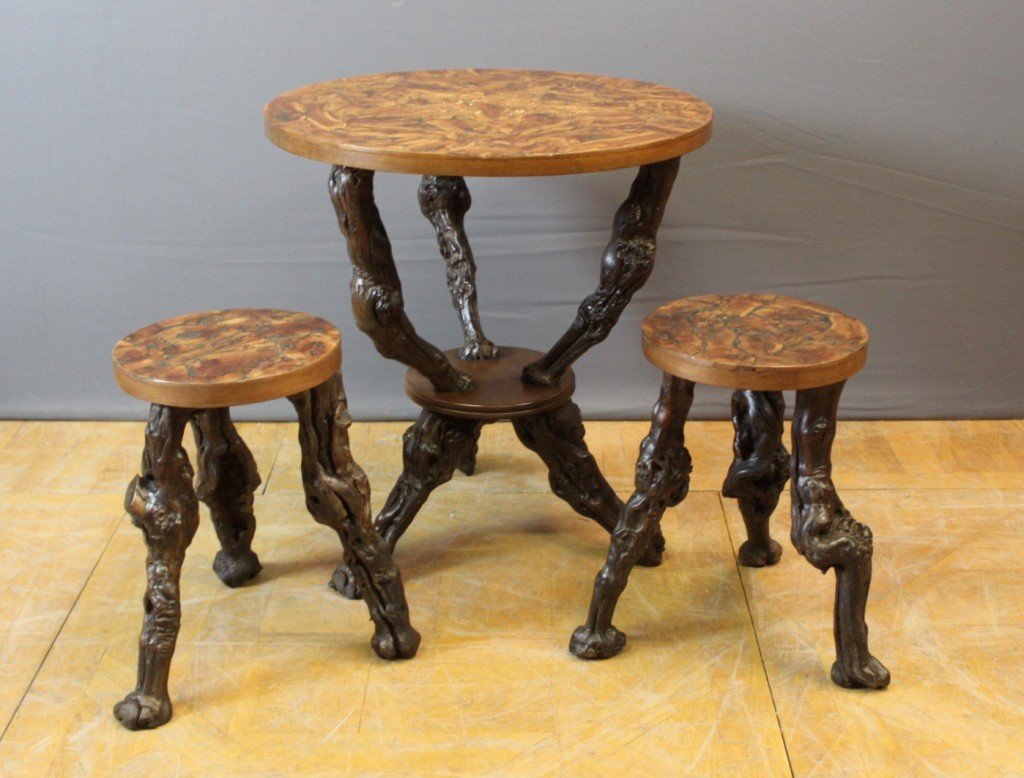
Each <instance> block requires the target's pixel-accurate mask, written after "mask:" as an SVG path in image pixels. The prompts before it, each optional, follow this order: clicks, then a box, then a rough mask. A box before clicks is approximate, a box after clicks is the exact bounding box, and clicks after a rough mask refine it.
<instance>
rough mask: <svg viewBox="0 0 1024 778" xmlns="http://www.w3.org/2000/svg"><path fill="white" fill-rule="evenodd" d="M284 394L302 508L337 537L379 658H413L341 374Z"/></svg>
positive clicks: (411, 634) (398, 584)
mask: <svg viewBox="0 0 1024 778" xmlns="http://www.w3.org/2000/svg"><path fill="white" fill-rule="evenodd" d="M288 399H289V400H291V402H292V405H294V406H295V410H296V411H297V412H298V415H299V446H300V447H301V448H302V485H303V487H304V488H305V490H306V507H307V508H308V509H309V512H310V513H311V514H312V515H313V518H314V519H316V520H317V521H318V522H320V523H321V524H324V525H326V526H328V527H331V528H332V529H333V530H334V531H335V532H337V533H338V537H339V538H340V539H341V545H342V547H343V549H344V554H345V556H344V559H345V563H346V564H347V565H348V567H349V569H350V570H351V571H352V572H353V575H354V577H355V581H356V585H357V586H358V587H359V591H361V592H362V593H363V598H364V599H365V600H366V607H367V608H368V609H369V611H370V618H371V619H373V623H374V624H375V625H376V631H375V633H374V635H373V639H372V640H371V641H370V645H372V646H373V650H374V651H376V652H377V654H378V655H379V656H380V657H381V658H383V659H397V658H409V657H413V656H415V655H416V649H417V648H418V647H419V644H420V636H419V633H418V632H416V630H415V629H413V628H412V625H411V624H410V623H409V608H408V606H407V605H406V602H405V590H404V588H403V587H402V578H401V575H400V574H399V572H398V567H397V566H396V565H395V563H394V561H393V560H392V559H391V554H390V552H389V551H388V547H387V544H386V543H385V542H384V541H383V540H382V539H381V538H380V536H379V535H378V534H377V533H376V532H374V530H373V526H372V524H371V523H370V484H369V482H368V481H367V480H366V474H365V473H364V472H363V470H362V468H360V467H359V465H357V464H356V463H355V461H354V460H353V459H352V452H351V451H350V450H349V443H348V428H349V426H350V425H351V424H352V419H351V418H350V417H349V415H348V406H347V404H346V400H345V390H344V388H343V387H342V383H341V375H340V374H336V375H335V376H333V377H332V378H330V379H328V380H327V381H325V382H324V383H322V384H320V385H319V386H317V387H315V388H313V389H310V390H308V391H305V392H301V393H300V394H296V395H292V396H291V397H289V398H288Z"/></svg>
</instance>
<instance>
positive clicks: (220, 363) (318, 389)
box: [113, 308, 420, 730]
mask: <svg viewBox="0 0 1024 778" xmlns="http://www.w3.org/2000/svg"><path fill="white" fill-rule="evenodd" d="M113 356H114V376H115V378H116V380H117V383H118V385H119V386H120V387H121V388H122V389H123V390H124V391H126V392H127V393H128V394H131V395H133V396H135V397H138V398H140V399H143V400H147V401H148V402H150V403H151V404H152V405H151V406H150V412H149V423H148V424H147V426H146V439H145V447H144V449H143V454H142V465H141V472H140V474H139V475H138V476H136V477H135V479H134V480H132V482H131V484H130V485H129V487H128V491H127V493H126V494H125V510H126V511H128V513H129V514H130V515H131V517H132V523H133V524H135V525H136V526H137V527H139V528H140V529H141V530H142V533H143V537H144V539H145V542H146V547H147V550H148V553H147V556H146V595H145V599H144V602H143V605H144V610H145V616H144V621H143V626H142V634H141V635H140V637H139V668H138V682H137V685H136V688H135V690H134V691H133V692H130V693H129V694H128V695H127V696H126V697H125V698H124V700H122V701H121V702H119V703H118V704H117V705H116V706H114V715H115V716H116V717H117V718H118V720H119V721H120V722H121V723H122V724H123V725H124V726H125V727H127V728H128V729H133V730H134V729H152V728H154V727H158V726H160V725H161V724H164V723H165V722H167V721H168V720H169V719H170V717H171V701H170V697H169V696H168V692H167V680H168V675H169V672H170V666H171V657H172V656H173V654H174V647H175V643H176V641H177V637H178V628H179V626H180V624H181V596H180V593H179V579H180V576H181V566H182V563H183V561H184V558H185V549H186V548H187V547H188V546H189V544H190V543H191V542H192V538H193V537H194V536H195V533H196V529H197V528H198V526H199V501H200V500H202V501H203V502H204V503H206V505H207V506H208V508H209V510H210V517H211V519H212V520H213V525H214V528H215V530H216V532H217V538H218V539H219V541H220V545H221V549H220V551H218V552H217V555H216V558H215V559H214V562H213V570H214V572H215V573H216V574H217V576H218V577H219V578H220V579H221V580H222V581H223V582H224V583H225V584H227V585H228V586H231V587H235V586H240V585H242V584H244V583H245V582H247V581H249V580H250V579H252V578H254V577H255V576H256V574H257V573H259V571H260V562H259V559H258V558H257V556H256V554H255V552H253V550H252V546H251V544H252V540H253V536H254V534H255V531H256V519H255V516H254V515H253V494H254V492H255V491H256V488H257V486H259V484H260V477H259V474H258V473H257V471H256V462H255V461H254V459H253V456H252V454H251V453H250V451H249V449H248V447H247V446H246V445H245V443H244V442H243V441H242V438H241V437H240V436H239V434H238V432H237V430H236V429H235V427H234V425H233V424H232V422H231V416H230V413H229V407H230V406H232V405H243V404H248V403H256V402H263V401H266V400H274V399H278V398H282V397H287V398H288V399H289V400H290V401H291V403H292V405H293V406H294V407H295V410H296V411H297V413H298V417H299V445H300V447H301V449H302V483H303V487H304V489H305V493H306V507H307V508H308V509H309V512H310V513H311V514H312V515H313V518H314V519H315V520H316V521H318V522H320V523H321V524H324V525H326V526H328V527H330V528H331V529H333V530H335V531H336V532H337V533H338V537H339V538H340V539H341V544H342V547H343V549H344V559H345V562H346V564H347V565H348V567H349V569H351V570H352V571H353V574H354V575H355V577H356V579H357V583H358V586H359V589H360V592H361V593H362V595H363V599H364V600H365V601H366V605H367V607H368V608H369V611H370V617H371V619H373V622H374V624H375V627H376V629H375V632H374V635H373V638H372V640H371V645H372V646H373V649H374V650H375V651H376V652H377V654H378V655H380V656H381V657H383V658H384V659H397V658H407V657H412V656H413V655H415V653H416V649H417V648H418V646H419V642H420V636H419V634H418V633H417V632H416V630H414V629H413V628H412V626H411V625H410V623H409V610H408V607H407V605H406V601H405V592H404V590H403V587H402V579H401V577H400V575H399V572H398V568H397V567H396V566H395V563H394V562H393V561H392V558H391V553H390V551H389V550H388V547H387V544H386V543H384V541H383V540H381V538H380V537H379V536H378V535H377V533H376V532H375V531H374V530H373V526H372V524H371V521H370V486H369V483H368V481H367V479H366V475H365V474H364V473H363V471H362V469H361V468H360V467H359V465H357V464H356V463H355V461H354V460H353V459H352V454H351V452H350V450H349V440H348V427H349V425H350V424H351V418H350V417H349V415H348V407H347V404H346V400H345V391H344V389H343V387H342V381H341V373H340V368H341V336H340V334H339V333H338V330H337V329H336V328H335V327H334V326H333V325H332V324H330V323H329V322H327V321H324V320H323V319H320V318H318V317H316V316H311V315H309V314H305V313H294V312H291V311H280V310H268V309H251V308H245V309H234V310H220V311H206V312H202V313H192V314H187V315H185V316H180V317H178V318H174V319H167V320H165V321H161V322H158V323H156V324H151V325H149V326H148V327H144V328H142V329H140V330H137V331H135V332H133V333H132V334H131V335H128V336H127V337H126V338H124V339H123V340H121V341H119V342H118V344H117V346H116V347H115V348H114V355H113ZM188 424H191V426H192V431H193V433H194V435H195V439H196V449H197V459H198V462H197V466H198V477H196V478H195V484H194V485H193V475H194V474H193V470H192V466H191V465H190V463H189V461H188V455H187V454H186V453H185V450H184V449H183V448H182V437H183V435H184V431H185V426H186V425H188Z"/></svg>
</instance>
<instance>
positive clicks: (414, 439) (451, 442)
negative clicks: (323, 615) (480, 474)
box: [331, 410, 481, 599]
mask: <svg viewBox="0 0 1024 778" xmlns="http://www.w3.org/2000/svg"><path fill="white" fill-rule="evenodd" d="M480 426H481V422H479V421H474V420H472V419H459V418H456V417H454V416H444V415H442V414H440V413H434V412H433V411H428V410H423V411H421V412H420V416H419V418H418V419H417V420H416V422H415V423H414V424H413V425H412V426H411V427H409V429H407V430H406V431H405V434H404V435H403V436H402V440H403V448H402V459H403V468H402V474H401V475H400V476H399V477H398V481H397V482H396V483H395V486H394V488H392V490H391V494H389V495H388V499H387V502H386V503H384V509H383V510H382V511H381V512H380V514H379V515H378V516H377V519H376V521H374V528H375V529H376V530H377V532H378V533H380V536H381V537H382V538H383V539H384V542H385V544H386V545H387V548H388V549H390V550H391V551H394V549H395V545H396V544H397V543H398V539H399V538H400V537H402V535H403V534H404V533H405V531H406V530H407V529H408V528H409V525H410V524H412V520H413V519H414V518H416V514H417V513H419V510H420V508H422V507H423V504H424V503H425V502H426V501H427V498H428V497H429V496H430V493H431V492H433V491H434V489H436V488H437V487H439V486H440V485H441V484H444V483H447V482H448V481H450V480H451V478H452V475H453V474H454V473H455V469H456V467H457V466H458V464H459V462H460V461H463V457H464V452H465V451H467V450H468V449H470V448H472V447H474V446H475V445H476V439H477V437H478V436H479V435H480ZM353 572H354V571H353V570H352V567H351V565H350V564H349V562H348V560H347V559H346V560H345V564H343V565H341V567H339V568H338V569H337V570H335V571H334V576H333V578H332V579H331V587H332V588H334V589H336V590H338V591H339V592H340V593H341V594H343V595H344V596H345V597H348V598H349V599H357V598H358V597H359V596H360V595H361V594H362V586H361V585H360V582H359V580H358V578H357V577H356V576H354V575H353Z"/></svg>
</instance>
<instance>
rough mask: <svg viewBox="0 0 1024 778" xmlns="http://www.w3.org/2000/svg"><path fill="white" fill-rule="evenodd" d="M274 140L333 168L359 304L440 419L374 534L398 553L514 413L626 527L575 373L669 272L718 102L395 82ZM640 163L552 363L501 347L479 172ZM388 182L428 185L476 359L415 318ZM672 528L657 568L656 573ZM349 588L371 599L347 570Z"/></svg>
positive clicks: (328, 86)
mask: <svg viewBox="0 0 1024 778" xmlns="http://www.w3.org/2000/svg"><path fill="white" fill-rule="evenodd" d="M264 118H265V127H266V133H267V137H268V138H269V139H270V140H271V141H273V142H274V143H275V144H276V145H278V146H280V147H281V148H283V149H285V150H286V151H290V152H292V153H294V154H298V155H299V156H303V157H307V158H310V159H315V160H319V161H322V162H328V163H331V164H332V165H333V167H332V169H331V173H330V178H329V190H330V195H331V200H332V202H333V204H334V208H335V211H336V213H337V217H338V225H339V227H340V229H341V232H342V234H343V235H344V237H345V239H346V241H347V243H348V255H349V258H350V260H351V262H352V267H353V276H352V282H351V292H352V307H353V310H354V313H355V319H356V323H357V325H358V326H359V328H360V329H361V330H362V331H363V332H365V333H366V334H367V335H369V337H370V338H371V339H372V340H373V342H374V345H375V346H376V348H377V350H378V351H379V352H380V354H381V355H382V356H384V357H385V358H388V359H394V360H397V361H399V362H401V363H403V364H405V365H407V366H408V367H409V371H408V373H407V375H406V380H405V389H406V393H407V394H408V396H409V397H410V398H411V399H412V400H413V401H414V402H415V403H417V404H418V405H420V406H421V408H422V409H423V410H422V412H421V413H420V416H419V418H418V419H417V421H416V422H415V423H414V424H413V425H412V426H411V427H410V428H409V429H408V430H407V431H406V433H405V435H404V449H403V472H402V474H401V476H400V477H399V479H398V482H397V483H396V484H395V486H394V488H393V489H392V491H391V493H390V495H389V496H388V499H387V501H386V503H385V505H384V508H383V509H382V511H381V513H380V514H379V515H378V516H377V518H376V520H375V522H374V524H375V527H376V529H377V530H378V531H379V532H380V533H381V535H382V536H383V537H384V539H385V540H386V541H387V543H388V545H389V546H390V547H391V548H392V549H394V546H395V544H396V543H397V541H398V539H399V538H400V537H401V535H402V534H403V533H404V532H405V530H406V529H407V528H408V526H409V525H410V524H411V522H412V520H413V519H414V518H415V516H416V513H417V512H418V511H419V509H420V508H421V507H422V506H423V504H424V503H425V502H426V500H427V497H428V496H429V495H430V493H431V492H432V491H433V490H434V489H435V488H437V487H438V486H440V485H441V484H443V483H445V482H447V481H448V480H450V479H451V477H452V475H453V474H454V472H455V470H456V469H459V470H462V471H463V472H465V473H467V474H472V472H473V469H474V466H475V457H476V449H477V441H478V438H479V435H480V429H481V427H482V425H483V424H485V423H488V422H492V421H497V420H501V419H510V420H511V421H512V424H513V426H514V428H515V431H516V434H517V436H518V437H519V440H520V441H521V442H522V443H523V445H525V446H526V447H527V448H529V449H531V450H533V451H535V452H536V453H537V454H538V455H539V456H540V457H541V459H542V460H543V461H544V463H545V465H547V467H548V471H549V481H550V484H551V488H552V491H554V493H555V494H556V495H558V496H559V497H560V498H562V499H563V500H565V501H566V502H567V503H569V505H571V506H572V507H573V508H574V509H575V510H576V511H577V512H579V513H580V514H582V515H583V516H586V517H588V518H591V519H593V520H595V521H597V522H598V523H599V524H601V526H602V527H604V528H605V529H606V530H607V531H608V532H612V531H613V530H614V529H615V525H616V522H617V521H618V518H619V514H620V513H621V511H622V508H623V503H622V501H621V499H620V498H619V497H618V496H617V495H616V494H615V491H614V490H613V489H612V488H611V486H610V485H609V484H608V482H607V481H606V480H605V478H604V476H603V475H602V474H601V472H600V470H599V469H598V467H597V463H596V461H595V460H594V458H593V457H592V456H591V454H590V452H589V450H588V448H587V445H586V443H585V442H584V434H585V431H584V427H583V423H582V418H581V415H580V410H579V408H578V406H577V405H576V404H575V403H574V402H573V401H572V394H573V390H574V388H575V379H574V377H573V373H572V369H571V366H572V364H573V363H574V362H575V361H576V360H577V359H579V358H580V357H581V356H583V354H585V353H586V352H587V351H588V350H589V349H590V348H592V347H593V346H595V345H597V344H598V343H600V342H601V341H603V340H604V339H605V338H606V337H607V336H608V334H609V332H610V331H611V329H612V328H613V327H614V326H615V324H616V322H617V321H618V319H619V316H620V315H621V314H622V311H623V310H624V309H625V307H626V305H627V304H628V303H629V301H630V299H631V298H632V296H633V294H634V293H635V292H636V291H637V290H638V289H640V288H641V287H642V286H643V285H644V283H645V282H646V281H647V279H648V277H649V276H650V274H651V271H652V269H653V265H654V256H655V246H656V235H657V230H658V227H659V225H660V223H661V220H662V216H663V214H664V210H665V204H666V202H667V201H668V198H669V195H670V193H671V190H672V185H673V182H674V181H675V177H676V173H677V171H678V169H679V160H680V157H681V156H682V155H684V154H686V153H688V152H690V151H693V150H694V149H697V148H699V147H700V146H702V145H703V144H704V143H706V142H707V141H708V139H709V138H710V136H711V120H712V111H711V108H710V106H709V105H708V104H707V103H705V102H704V101H702V100H700V99H698V98H696V97H694V96H692V95H689V94H686V93H685V92H680V91H678V90H676V89H672V88H670V87H667V86H661V85H658V84H651V83H646V82H641V81H634V80H631V79H622V78H610V77H605V76H596V75H586V74H578V73H557V72H547V71H533V70H438V71H414V72H406V73H385V74H379V75H369V76H358V77H354V78H347V79H341V80H337V81H329V82H325V83H321V84H312V85H310V86H306V87H302V88H300V89H295V90H293V91H290V92H286V93H284V94H282V95H280V96H278V97H277V98H275V99H274V100H272V101H271V102H270V103H269V104H268V105H267V106H266V108H265V109H264ZM634 166H638V167H639V170H638V172H637V175H636V178H635V179H634V181H633V184H632V187H631V188H630V191H629V194H628V196H627V197H626V199H625V201H624V202H623V203H622V205H621V206H620V207H619V209H618V211H617V212H616V213H615V216H614V220H613V224H612V236H611V239H610V240H609V242H608V245H607V247H606V249H605V252H604V256H603V259H602V261H601V266H600V278H599V283H598V286H597V288H596V290H595V291H594V292H593V293H592V294H591V295H589V296H588V297H587V298H586V299H584V300H583V302H582V303H581V304H580V306H579V309H578V312H577V314H576V317H575V318H574V320H573V321H572V322H571V323H570V324H569V327H568V329H567V330H566V331H565V333H564V334H563V335H562V336H561V337H560V338H559V339H558V341H557V342H556V343H555V344H554V346H552V347H551V349H549V350H548V351H547V352H545V353H541V352H535V351H531V350H529V349H523V348H516V347H512V346H495V345H494V343H493V341H491V340H489V339H488V338H487V337H486V336H485V335H484V332H483V327H482V325H481V321H480V315H479V312H478V309H477V289H476V263H475V261H474V258H473V252H472V249H471V248H470V244H469V239H468V237H467V235H466V231H465V227H464V218H465V215H466V212H467V211H468V210H469V208H470V205H471V197H470V193H469V189H468V187H467V185H466V181H465V178H464V176H538V175H563V174H570V173H588V172H596V171H602V170H613V169H619V168H624V167H634ZM376 171H381V172H395V173H414V174H418V175H421V176H422V177H423V178H422V181H421V183H420V187H419V205H420V210H421V211H422V213H423V215H424V216H425V217H426V218H427V219H428V220H429V221H430V223H431V225H432V226H433V228H434V231H435V233H436V235H437V241H438V247H439V249H440V253H441V255H442V257H443V258H444V261H445V264H446V272H447V281H448V287H449V290H450V292H451V296H452V302H453V304H454V306H455V309H456V311H457V313H458V317H459V320H460V322H461V324H462V329H463V335H464V343H463V346H462V348H460V349H451V350H448V351H441V350H440V349H438V348H437V347H435V346H434V345H432V344H430V343H428V342H427V341H425V340H424V339H423V338H421V337H420V336H419V335H418V334H417V333H416V330H415V328H414V327H413V324H412V322H411V321H410V320H409V318H408V317H407V316H406V314H405V310H404V304H403V293H402V285H401V281H400V279H399V276H398V270H397V268H396V266H395V261H394V257H393V254H392V250H391V244H390V242H389V240H388V237H387V233H386V231H385V228H384V224H383V222H382V221H381V216H380V213H379V211H378V210H377V206H376V204H375V202H374V197H373V178H374V173H375V172H376ZM663 549H664V538H663V537H662V536H661V535H660V533H659V534H657V535H656V536H654V537H652V538H651V542H650V544H649V545H648V547H647V548H646V549H645V550H644V552H643V553H642V555H641V557H640V564H644V565H651V566H653V565H657V564H658V563H659V562H660V560H661V554H662V550H663ZM332 585H333V586H334V587H335V588H336V589H338V590H339V591H341V592H342V593H343V594H345V595H346V596H349V597H355V596H358V593H357V591H356V586H355V580H354V578H353V576H352V575H351V573H350V571H349V570H347V568H346V567H345V566H344V565H343V566H342V567H340V568H339V569H338V570H337V571H336V572H335V575H334V577H333V580H332Z"/></svg>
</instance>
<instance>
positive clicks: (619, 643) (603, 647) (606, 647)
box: [569, 625, 626, 659]
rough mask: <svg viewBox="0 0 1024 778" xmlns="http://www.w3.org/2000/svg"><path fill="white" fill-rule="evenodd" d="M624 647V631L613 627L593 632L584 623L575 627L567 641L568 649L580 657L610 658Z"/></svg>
mask: <svg viewBox="0 0 1024 778" xmlns="http://www.w3.org/2000/svg"><path fill="white" fill-rule="evenodd" d="M625 647H626V633H624V632H619V630H617V629H615V627H608V629H606V630H605V631H604V632H594V631H593V630H591V629H590V627H588V626H586V625H584V626H582V627H577V628H576V631H575V632H573V633H572V639H571V640H570V641H569V650H570V651H571V652H572V653H573V654H574V655H575V656H578V657H579V658H580V659H610V658H611V657H613V656H615V655H616V654H618V653H619V652H620V651H622V649H623V648H625Z"/></svg>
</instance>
